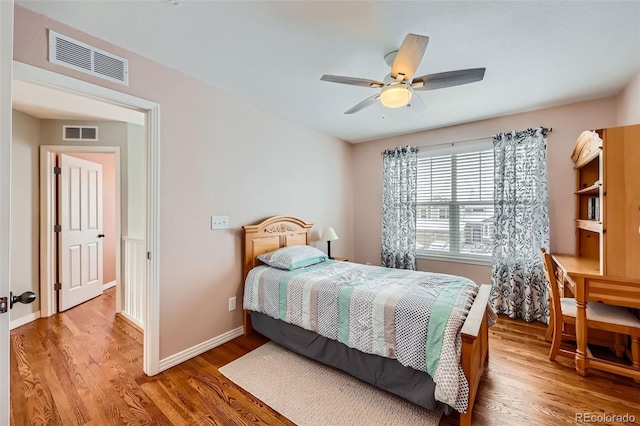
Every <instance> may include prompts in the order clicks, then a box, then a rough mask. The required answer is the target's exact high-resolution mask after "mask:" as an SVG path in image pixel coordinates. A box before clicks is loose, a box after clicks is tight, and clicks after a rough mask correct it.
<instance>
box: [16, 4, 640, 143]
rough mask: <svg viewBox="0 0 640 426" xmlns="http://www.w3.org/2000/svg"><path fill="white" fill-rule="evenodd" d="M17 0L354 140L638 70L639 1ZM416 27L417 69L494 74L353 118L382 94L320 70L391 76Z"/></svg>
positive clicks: (500, 111)
mask: <svg viewBox="0 0 640 426" xmlns="http://www.w3.org/2000/svg"><path fill="white" fill-rule="evenodd" d="M16 3H17V4H18V5H20V6H24V7H26V8H28V9H31V10H34V11H35V12H38V13H42V14H44V15H46V16H49V17H51V18H53V19H55V20H58V21H61V22H63V23H65V24H68V25H70V26H72V27H75V28H77V29H80V30H82V31H85V32H87V33H89V34H92V35H94V36H97V37H99V38H101V39H104V40H106V41H109V42H111V43H114V44H116V45H119V46H122V47H124V48H126V49H128V50H130V51H133V52H136V53H139V54H141V55H143V56H145V57H148V58H150V59H153V60H155V61H158V62H161V63H163V64H166V65H168V66H170V67H172V68H175V69H179V70H181V71H183V72H184V73H186V74H188V75H191V76H193V77H196V78H199V79H201V80H203V81H206V82H208V83H210V84H212V85H214V86H217V87H220V88H222V89H224V90H227V91H229V92H231V93H235V94H237V95H239V96H241V97H243V98H245V99H249V100H250V101H252V102H254V103H256V104H258V105H261V106H263V107H265V108H268V109H270V110H272V111H275V112H276V113H278V114H280V115H282V116H285V117H288V118H289V119H291V120H294V121H297V122H299V123H302V124H305V125H307V126H309V127H312V128H315V129H319V130H321V131H323V132H325V133H328V134H331V135H334V136H336V137H338V138H341V139H344V140H347V141H350V142H362V141H367V140H373V139H378V138H381V137H386V136H391V135H397V134H405V133H411V132H415V131H420V130H425V129H431V128H436V127H443V126H448V125H452V124H458V123H463V122H469V121H475V120H480V119H484V118H489V117H495V116H501V115H505V114H511V113H516V112H522V111H529V110H535V109H540V108H544V107H550V106H555V105H561V104H566V103H571V102H577V101H582V100H588V99H595V98H600V97H605V96H612V95H616V94H618V93H619V92H620V91H621V90H622V89H623V88H624V86H625V85H626V84H627V83H628V82H629V81H630V80H631V78H632V77H633V76H634V75H635V74H636V73H638V71H639V70H640V1H593V2H587V1H548V2H544V1H514V2H503V1H495V2H494V1H479V2H458V1H445V2H435V1H423V2H408V1H385V2H382V1H379V2H373V1H360V2H342V1H333V2H329V1H321V2H316V1H298V2H293V1H289V2H281V1H257V2H247V1H195V0H185V1H184V3H182V4H181V5H179V6H173V5H172V4H171V2H170V1H167V0H163V1H160V0H156V1H85V2H79V1H24V0H17V1H16ZM409 32H411V33H415V34H421V35H426V36H428V37H429V38H430V41H429V45H428V47H427V51H426V54H425V56H424V58H423V60H422V63H421V65H420V66H419V67H418V71H417V72H416V75H423V74H428V73H436V72H442V71H450V70H456V69H464V68H477V67H485V68H486V69H487V71H486V74H485V79H484V81H482V82H478V83H472V84H469V85H465V86H458V87H451V88H446V89H440V90H435V91H428V92H421V93H420V94H419V95H418V96H419V97H420V99H421V100H422V101H423V102H420V101H412V104H413V105H412V107H411V108H400V109H395V110H392V109H386V108H384V109H383V108H382V107H381V106H379V105H374V106H371V107H369V108H367V109H365V110H363V111H361V112H359V113H356V114H353V115H344V114H343V112H344V111H346V110H347V109H349V108H350V107H352V106H353V105H355V104H357V103H358V102H360V101H361V100H363V99H365V98H366V97H368V96H371V95H373V94H375V93H376V92H375V89H371V88H365V87H355V86H346V85H342V84H335V83H328V82H323V81H320V76H322V74H337V75H345V76H351V77H362V78H371V79H376V80H380V79H382V78H383V77H384V76H385V75H386V74H387V73H388V72H389V68H388V67H387V65H386V64H385V62H384V60H383V57H384V55H385V54H386V53H387V52H389V51H391V50H395V49H397V48H398V47H399V46H400V44H401V43H402V40H403V39H404V37H405V35H406V34H407V33H409ZM129 72H130V73H135V72H136V70H135V69H130V70H129ZM425 106H426V109H425Z"/></svg>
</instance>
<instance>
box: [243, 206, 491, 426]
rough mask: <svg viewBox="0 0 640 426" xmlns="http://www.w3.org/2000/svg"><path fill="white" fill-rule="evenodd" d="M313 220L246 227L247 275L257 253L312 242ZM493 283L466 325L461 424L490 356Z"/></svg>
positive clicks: (466, 423)
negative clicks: (489, 307)
mask: <svg viewBox="0 0 640 426" xmlns="http://www.w3.org/2000/svg"><path fill="white" fill-rule="evenodd" d="M312 227H313V223H307V222H304V221H303V220H300V219H298V218H296V217H293V216H274V217H270V218H268V219H265V220H264V221H262V222H260V223H258V224H257V225H248V226H243V227H242V228H243V229H244V246H243V250H244V264H243V265H244V266H243V273H244V279H246V278H247V274H248V273H249V271H250V270H251V269H253V268H254V267H256V266H258V265H260V264H261V262H260V261H259V260H258V259H256V257H257V256H259V255H261V254H263V253H267V252H270V251H273V250H276V249H278V248H280V247H286V246H292V245H310V243H311V228H312ZM489 291H490V286H489V285H487V284H484V285H481V286H480V291H479V292H478V295H477V296H476V299H475V301H474V302H473V305H472V306H471V310H470V311H469V315H468V316H467V319H466V321H465V322H464V324H463V326H462V331H461V333H462V368H463V370H464V374H465V376H466V377H467V381H468V382H469V406H468V408H467V412H466V413H465V414H460V425H461V426H471V413H472V410H473V405H474V402H475V399H476V395H477V394H478V386H479V384H480V378H481V377H482V373H483V371H484V367H485V365H486V363H487V362H488V360H489V325H488V320H487V315H486V306H487V303H488V301H489ZM250 314H251V311H248V310H245V311H244V333H245V335H247V334H249V333H251V332H252V331H253V328H252V326H251V316H250Z"/></svg>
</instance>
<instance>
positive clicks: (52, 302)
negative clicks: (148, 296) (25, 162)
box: [40, 145, 122, 318]
mask: <svg viewBox="0 0 640 426" xmlns="http://www.w3.org/2000/svg"><path fill="white" fill-rule="evenodd" d="M69 152H72V153H73V152H92V153H107V154H114V155H115V157H116V161H115V163H116V170H115V179H116V183H115V187H116V207H115V208H116V241H120V238H121V234H122V228H121V226H122V218H121V216H122V212H121V208H120V206H121V195H122V194H121V193H120V176H121V171H120V147H118V146H67V145H59V146H58V145H41V146H40V241H41V244H40V311H41V312H42V317H44V318H46V317H50V316H51V315H54V314H55V313H56V299H55V291H54V290H53V285H54V283H55V279H56V277H55V271H56V261H55V252H56V247H55V244H56V236H55V232H53V225H54V218H55V216H56V214H55V212H56V208H57V206H56V199H55V186H56V179H55V175H54V174H53V167H54V166H55V157H56V156H57V155H58V154H61V153H69ZM121 256H122V255H121V247H120V244H116V283H115V285H116V312H120V311H121V310H122V301H121V299H122V297H121V294H122V293H121V291H122V289H121V288H120V287H121V283H120V281H121V280H120V279H119V277H121V274H122V270H121V268H122V266H121V261H120V260H121V258H122V257H121Z"/></svg>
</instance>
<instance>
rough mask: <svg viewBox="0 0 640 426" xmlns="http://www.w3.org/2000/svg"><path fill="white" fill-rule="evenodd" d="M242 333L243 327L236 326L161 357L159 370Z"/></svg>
mask: <svg viewBox="0 0 640 426" xmlns="http://www.w3.org/2000/svg"><path fill="white" fill-rule="evenodd" d="M243 334H244V327H238V328H236V329H233V330H231V331H228V332H226V333H224V334H221V335H219V336H217V337H214V338H213V339H210V340H207V341H206V342H202V343H200V344H198V345H195V346H192V347H190V348H189V349H185V350H184V351H182V352H178V353H177V354H175V355H171V356H170V357H167V358H165V359H161V360H160V370H159V371H164V370H167V369H169V368H171V367H173V366H175V365H178V364H180V363H181V362H185V361H186V360H188V359H191V358H193V357H196V356H198V355H200V354H202V353H204V352H206V351H208V350H210V349H213V348H215V347H217V346H220V345H222V344H223V343H227V342H228V341H230V340H233V339H235V338H236V337H240V336H242V335H243Z"/></svg>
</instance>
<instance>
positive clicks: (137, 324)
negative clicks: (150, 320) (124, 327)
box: [117, 312, 144, 333]
mask: <svg viewBox="0 0 640 426" xmlns="http://www.w3.org/2000/svg"><path fill="white" fill-rule="evenodd" d="M117 315H120V318H122V319H123V320H125V321H126V322H128V323H129V324H131V325H132V326H133V327H135V328H137V329H138V330H139V331H141V332H143V333H144V324H142V323H141V322H140V321H138V320H137V319H135V318H134V317H132V316H131V315H129V314H127V313H126V312H118V314H117Z"/></svg>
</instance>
